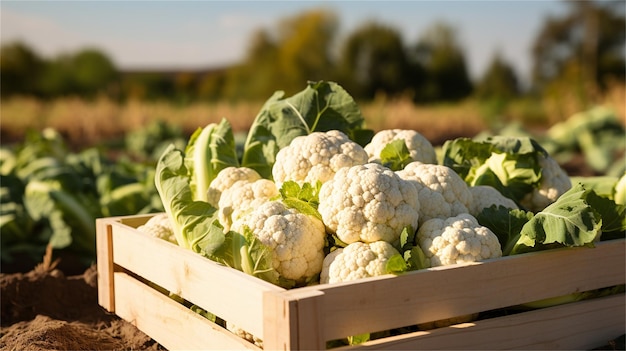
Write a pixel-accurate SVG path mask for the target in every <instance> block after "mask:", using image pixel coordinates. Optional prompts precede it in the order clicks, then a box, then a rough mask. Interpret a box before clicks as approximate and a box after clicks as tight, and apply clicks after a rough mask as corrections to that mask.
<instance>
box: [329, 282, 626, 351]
mask: <svg viewBox="0 0 626 351" xmlns="http://www.w3.org/2000/svg"><path fill="white" fill-rule="evenodd" d="M625 301H626V300H625V299H624V295H623V294H622V295H617V296H608V297H603V298H598V299H592V300H587V301H580V302H576V303H571V304H566V305H561V306H555V307H551V308H545V309H540V310H535V311H530V312H524V313H519V314H515V315H510V316H506V317H499V318H493V319H487V320H481V321H477V322H476V323H465V324H461V325H457V326H452V327H447V328H441V329H435V330H433V331H423V332H415V333H411V334H407V335H400V336H395V337H390V338H385V339H380V340H374V341H370V342H367V343H365V344H362V345H359V346H357V347H344V348H338V349H337V351H346V350H418V349H419V350H442V349H444V350H470V349H476V350H503V349H526V350H530V349H534V350H590V349H593V348H596V347H598V346H601V345H604V344H605V343H606V342H607V341H608V340H611V339H612V338H615V337H616V336H619V335H621V334H623V333H624V328H626V326H625V322H624V321H625V318H626V315H625V312H624V311H625V310H626V302H625Z"/></svg>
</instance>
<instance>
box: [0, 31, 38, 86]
mask: <svg viewBox="0 0 626 351" xmlns="http://www.w3.org/2000/svg"><path fill="white" fill-rule="evenodd" d="M43 68H44V60H43V59H42V58H41V57H39V55H38V54H37V53H36V52H35V51H33V50H32V49H31V48H30V47H28V46H27V45H26V44H24V43H22V42H14V43H10V44H6V45H3V46H2V47H1V48H0V77H2V78H1V79H0V93H1V95H2V97H7V96H10V95H14V94H29V95H30V94H35V93H36V92H37V88H38V87H37V84H38V81H39V77H40V75H41V73H42V70H43Z"/></svg>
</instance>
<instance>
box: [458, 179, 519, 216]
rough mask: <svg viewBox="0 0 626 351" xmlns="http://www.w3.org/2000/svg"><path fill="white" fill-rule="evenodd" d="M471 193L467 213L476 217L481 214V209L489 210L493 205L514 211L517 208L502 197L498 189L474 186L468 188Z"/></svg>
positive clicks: (487, 186)
mask: <svg viewBox="0 0 626 351" xmlns="http://www.w3.org/2000/svg"><path fill="white" fill-rule="evenodd" d="M469 190H470V192H471V193H472V199H473V201H472V205H471V206H470V208H469V213H470V214H471V215H472V216H474V217H476V216H478V214H480V213H481V212H482V210H483V209H485V208H489V207H491V206H493V205H495V206H504V207H506V208H508V209H511V210H516V209H518V208H519V207H518V206H517V205H516V204H515V201H513V200H511V199H509V198H508V197H506V196H504V195H502V194H501V193H500V192H499V191H498V189H496V188H494V187H492V186H490V185H476V186H470V187H469Z"/></svg>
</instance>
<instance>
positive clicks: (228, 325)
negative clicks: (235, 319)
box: [226, 321, 263, 348]
mask: <svg viewBox="0 0 626 351" xmlns="http://www.w3.org/2000/svg"><path fill="white" fill-rule="evenodd" d="M226 329H228V330H229V331H230V332H231V333H233V334H235V335H237V336H238V337H240V338H242V339H244V340H246V341H249V342H251V343H253V344H255V345H256V346H258V347H260V348H263V339H261V338H259V337H257V336H255V335H252V334H250V333H249V332H247V331H245V330H243V329H241V328H240V327H238V326H236V325H234V324H232V323H230V322H228V321H226Z"/></svg>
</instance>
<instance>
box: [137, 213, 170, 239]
mask: <svg viewBox="0 0 626 351" xmlns="http://www.w3.org/2000/svg"><path fill="white" fill-rule="evenodd" d="M137 230H138V231H140V232H142V233H146V234H149V235H150V236H153V237H155V238H159V239H163V240H166V241H169V242H171V243H173V244H176V245H178V242H177V241H176V235H175V234H174V227H173V225H172V221H171V220H170V217H169V216H168V215H167V213H165V212H163V213H158V214H156V215H154V216H153V217H150V219H148V221H147V222H146V223H145V224H143V225H140V226H139V227H137Z"/></svg>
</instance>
